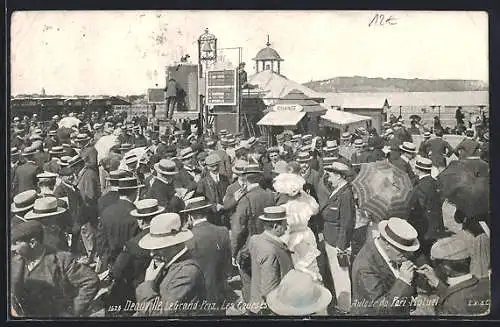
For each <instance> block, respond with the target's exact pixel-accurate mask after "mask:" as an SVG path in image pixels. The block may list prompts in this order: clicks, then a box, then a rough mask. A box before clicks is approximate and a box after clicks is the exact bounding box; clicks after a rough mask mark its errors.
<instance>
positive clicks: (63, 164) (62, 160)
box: [57, 156, 71, 167]
mask: <svg viewBox="0 0 500 327" xmlns="http://www.w3.org/2000/svg"><path fill="white" fill-rule="evenodd" d="M70 160H71V157H70V156H63V157H61V158H59V161H58V162H57V163H58V164H59V166H61V167H67V166H68V163H69V161H70Z"/></svg>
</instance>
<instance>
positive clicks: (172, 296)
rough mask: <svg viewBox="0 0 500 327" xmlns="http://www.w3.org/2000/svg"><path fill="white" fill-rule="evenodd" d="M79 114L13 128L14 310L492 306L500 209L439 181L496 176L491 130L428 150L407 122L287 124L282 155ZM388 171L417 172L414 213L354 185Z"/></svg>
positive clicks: (385, 311) (256, 142) (224, 134)
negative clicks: (374, 211) (375, 210)
mask: <svg viewBox="0 0 500 327" xmlns="http://www.w3.org/2000/svg"><path fill="white" fill-rule="evenodd" d="M69 116H77V115H74V114H72V113H71V114H69ZM77 117H78V118H79V121H80V122H79V123H78V124H77V125H75V126H72V127H67V126H66V127H64V126H61V124H60V123H61V119H64V118H66V117H58V116H54V117H53V119H52V121H51V122H48V123H47V122H45V123H43V124H42V123H41V122H39V121H38V120H37V117H36V115H34V117H32V118H31V119H29V118H28V119H23V120H22V121H20V119H18V118H17V117H14V118H13V121H12V123H11V126H12V135H11V151H10V158H11V167H10V182H11V188H10V199H11V206H10V208H11V216H10V227H11V231H10V242H11V253H12V255H11V257H10V264H11V269H10V272H11V278H10V281H11V282H10V299H11V313H12V315H13V316H17V317H89V316H95V315H98V314H103V315H104V316H106V317H131V316H160V317H172V316H186V315H187V316H197V315H199V316H206V315H217V316H219V315H226V314H230V312H237V313H238V314H242V315H295V316H296V315H299V316H304V315H395V314H399V315H410V313H411V312H413V311H414V310H415V309H416V307H418V306H419V305H424V306H426V305H427V306H429V307H431V308H432V311H433V312H434V313H435V314H437V315H448V314H451V315H472V314H485V313H487V312H488V310H489V298H490V289H489V285H490V282H489V278H490V273H489V270H490V262H489V237H490V235H489V229H488V224H489V217H488V214H489V211H488V208H485V210H484V212H482V213H481V214H473V215H472V214H468V213H467V212H464V211H463V210H460V208H459V203H453V202H452V201H451V199H447V198H445V197H443V196H442V194H441V193H440V185H439V182H438V175H439V174H440V173H441V172H443V171H444V170H445V168H446V167H447V166H448V165H449V158H450V157H451V156H452V155H453V154H455V155H456V156H457V157H458V158H459V160H462V161H466V162H468V163H470V165H471V166H473V167H474V169H476V170H477V171H479V172H481V174H483V175H484V174H486V175H488V172H489V166H488V163H487V162H488V160H489V159H488V157H489V155H488V153H489V152H488V139H489V134H488V133H487V132H486V133H484V134H483V135H481V137H480V139H478V137H477V135H475V134H476V133H475V132H474V131H473V130H470V129H469V130H467V131H466V137H465V139H464V140H463V141H462V142H461V143H460V144H459V145H458V146H457V147H456V148H453V147H452V146H451V145H450V144H449V143H448V142H446V141H445V140H444V139H443V131H442V130H439V129H438V130H434V134H432V135H431V133H430V132H428V131H426V132H425V133H424V138H425V140H424V141H423V142H422V143H421V144H420V146H418V148H417V146H416V144H415V143H414V141H413V138H412V133H410V131H409V130H410V128H409V127H407V126H405V124H404V122H403V121H401V120H399V121H397V122H393V123H392V124H391V123H389V122H387V123H384V130H383V132H381V133H380V134H379V133H377V130H376V129H374V128H373V129H369V130H367V129H365V128H358V129H356V131H355V132H353V133H349V132H345V133H343V134H342V135H341V138H340V139H338V140H334V139H328V138H327V139H324V138H321V137H318V136H314V135H300V134H296V133H294V132H292V131H290V130H286V131H285V132H283V133H282V134H280V135H276V136H275V137H276V140H272V141H273V144H276V145H275V146H271V147H269V144H270V143H271V142H270V141H271V140H268V139H266V138H264V137H257V138H256V137H253V136H252V137H248V138H245V137H244V135H242V134H234V135H233V134H231V133H230V132H228V131H227V130H221V131H219V132H218V133H210V135H209V136H208V135H204V134H202V133H201V131H199V130H198V127H197V125H196V124H192V125H190V126H189V127H186V126H178V125H177V124H176V122H175V121H168V126H167V127H166V131H165V132H163V131H162V132H161V133H160V128H159V124H158V121H156V120H154V119H153V120H152V121H149V122H144V121H143V120H136V121H135V123H134V122H132V119H131V118H132V117H127V116H126V115H118V114H112V113H108V114H103V115H99V114H98V113H92V114H90V115H88V116H84V115H79V116H77ZM75 118H76V117H75ZM129 119H130V120H129ZM412 126H413V124H412ZM182 127H184V129H182ZM108 143H109V144H108ZM377 161H388V162H390V163H391V164H392V165H393V166H395V167H396V168H395V169H400V170H402V171H403V172H404V173H405V174H407V175H408V178H409V179H410V180H411V182H412V184H413V190H412V192H411V197H410V200H409V202H408V204H407V207H408V208H407V214H406V215H404V216H401V217H392V216H389V215H388V216H387V217H383V219H380V218H377V219H375V218H374V217H373V215H371V214H370V213H369V212H368V211H367V210H364V208H363V206H362V203H360V201H359V200H360V194H357V193H356V192H355V190H354V188H353V187H352V184H351V183H352V182H353V180H355V178H356V176H357V174H358V173H359V171H360V168H361V166H362V165H364V164H370V163H372V162H377ZM478 176H479V175H478ZM446 221H454V222H455V223H456V224H460V225H461V226H462V229H461V230H460V231H458V232H453V231H451V230H450V229H449V228H448V226H446V224H445V222H446ZM235 290H238V291H240V290H241V295H240V294H239V293H237V292H235ZM431 296H436V297H437V300H435V301H434V300H433V301H430V300H428V301H427V302H425V300H421V299H422V298H423V299H427V298H432V297H431Z"/></svg>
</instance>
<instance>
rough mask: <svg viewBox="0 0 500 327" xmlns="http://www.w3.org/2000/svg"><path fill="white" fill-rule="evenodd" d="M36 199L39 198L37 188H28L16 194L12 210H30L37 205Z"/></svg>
mask: <svg viewBox="0 0 500 327" xmlns="http://www.w3.org/2000/svg"><path fill="white" fill-rule="evenodd" d="M36 199H37V193H36V191H35V190H27V191H24V192H21V193H19V194H17V195H16V196H14V199H13V201H12V204H11V206H10V211H11V212H12V213H19V212H24V211H28V210H29V209H31V208H33V206H34V205H35V200H36Z"/></svg>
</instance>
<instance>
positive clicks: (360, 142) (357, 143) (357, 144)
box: [354, 139, 365, 148]
mask: <svg viewBox="0 0 500 327" xmlns="http://www.w3.org/2000/svg"><path fill="white" fill-rule="evenodd" d="M364 144H365V143H364V142H363V140H362V139H355V140H354V147H355V148H362V147H363V145H364Z"/></svg>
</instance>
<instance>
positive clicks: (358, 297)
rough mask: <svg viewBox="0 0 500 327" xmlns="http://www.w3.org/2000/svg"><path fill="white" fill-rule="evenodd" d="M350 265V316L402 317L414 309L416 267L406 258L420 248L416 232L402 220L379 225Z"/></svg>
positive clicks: (391, 220) (383, 222) (395, 219)
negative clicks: (376, 231) (373, 235)
mask: <svg viewBox="0 0 500 327" xmlns="http://www.w3.org/2000/svg"><path fill="white" fill-rule="evenodd" d="M378 233H379V236H377V237H375V238H372V237H368V238H367V240H366V243H365V245H364V246H363V248H361V250H360V251H359V253H358V255H357V256H356V258H355V259H354V262H353V265H352V311H351V313H352V314H355V315H404V316H408V315H409V314H410V311H411V310H412V309H413V307H412V306H411V298H412V297H413V296H416V289H415V287H414V286H413V279H414V277H415V269H416V267H415V265H414V264H413V263H412V262H411V261H409V260H408V259H409V258H411V257H412V256H413V253H414V252H415V251H417V250H418V249H419V243H418V239H417V236H418V235H417V231H416V230H415V229H414V228H413V227H412V226H411V225H410V224H409V223H408V222H406V221H405V220H403V219H400V218H390V219H389V220H383V221H381V222H380V223H379V224H378Z"/></svg>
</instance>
